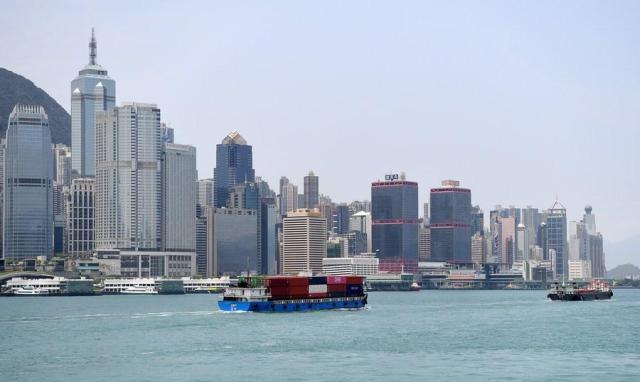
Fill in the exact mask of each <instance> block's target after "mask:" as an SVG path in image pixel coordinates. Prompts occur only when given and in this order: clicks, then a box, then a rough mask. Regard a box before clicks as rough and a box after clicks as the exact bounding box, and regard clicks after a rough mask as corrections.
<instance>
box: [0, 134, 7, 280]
mask: <svg viewBox="0 0 640 382" xmlns="http://www.w3.org/2000/svg"><path fill="white" fill-rule="evenodd" d="M6 148H7V146H6V140H5V139H4V138H2V139H0V259H4V255H3V247H4V246H3V244H2V241H3V238H2V232H4V229H3V228H2V227H3V222H4V165H5V163H4V157H5V150H6ZM3 267H4V260H2V262H0V269H1V268H3Z"/></svg>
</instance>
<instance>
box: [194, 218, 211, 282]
mask: <svg viewBox="0 0 640 382" xmlns="http://www.w3.org/2000/svg"><path fill="white" fill-rule="evenodd" d="M210 208H212V207H206V208H205V210H203V212H202V214H201V215H199V216H198V217H197V218H196V273H197V274H198V275H199V276H201V277H206V276H207V265H208V258H207V213H206V211H207V210H208V209H210Z"/></svg>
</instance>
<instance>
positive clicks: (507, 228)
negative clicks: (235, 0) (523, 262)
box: [498, 216, 516, 266]
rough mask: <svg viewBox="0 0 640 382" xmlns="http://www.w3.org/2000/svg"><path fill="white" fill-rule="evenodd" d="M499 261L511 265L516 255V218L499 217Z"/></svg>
mask: <svg viewBox="0 0 640 382" xmlns="http://www.w3.org/2000/svg"><path fill="white" fill-rule="evenodd" d="M498 222H499V225H498V227H499V230H500V250H501V252H500V263H502V264H507V265H509V266H510V265H513V262H514V260H515V256H516V218H515V217H513V216H508V217H499V218H498Z"/></svg>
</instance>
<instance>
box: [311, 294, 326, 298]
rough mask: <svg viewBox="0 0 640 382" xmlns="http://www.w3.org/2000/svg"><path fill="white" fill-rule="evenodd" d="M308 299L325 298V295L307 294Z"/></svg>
mask: <svg viewBox="0 0 640 382" xmlns="http://www.w3.org/2000/svg"><path fill="white" fill-rule="evenodd" d="M309 297H310V298H326V297H327V294H326V293H309Z"/></svg>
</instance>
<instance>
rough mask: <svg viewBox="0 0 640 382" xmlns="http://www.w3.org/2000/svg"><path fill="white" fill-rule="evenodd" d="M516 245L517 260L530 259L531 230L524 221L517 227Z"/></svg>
mask: <svg viewBox="0 0 640 382" xmlns="http://www.w3.org/2000/svg"><path fill="white" fill-rule="evenodd" d="M516 245H517V252H516V261H523V260H529V231H528V230H527V227H525V225H524V224H522V223H520V224H518V227H517V228H516Z"/></svg>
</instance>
